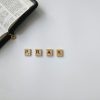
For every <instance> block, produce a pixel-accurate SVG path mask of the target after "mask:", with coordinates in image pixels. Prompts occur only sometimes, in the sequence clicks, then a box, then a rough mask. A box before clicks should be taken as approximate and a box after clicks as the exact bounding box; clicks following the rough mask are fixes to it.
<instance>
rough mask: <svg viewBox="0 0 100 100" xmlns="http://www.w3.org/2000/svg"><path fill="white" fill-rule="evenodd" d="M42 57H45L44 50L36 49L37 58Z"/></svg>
mask: <svg viewBox="0 0 100 100" xmlns="http://www.w3.org/2000/svg"><path fill="white" fill-rule="evenodd" d="M42 55H43V51H42V49H35V56H38V57H40V56H42Z"/></svg>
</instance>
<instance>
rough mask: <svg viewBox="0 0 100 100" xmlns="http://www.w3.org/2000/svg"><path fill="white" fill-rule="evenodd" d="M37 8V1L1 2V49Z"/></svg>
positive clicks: (1, 0) (13, 0)
mask: <svg viewBox="0 0 100 100" xmlns="http://www.w3.org/2000/svg"><path fill="white" fill-rule="evenodd" d="M37 6H38V3H37V2H36V1H35V0H0V48H1V47H2V46H3V45H4V44H5V43H6V42H7V41H8V40H10V38H11V35H13V34H14V31H15V29H16V28H17V27H18V26H19V25H20V24H21V23H22V22H23V21H24V20H25V18H27V16H28V15H30V14H31V12H32V11H33V10H34V9H35V8H36V7H37Z"/></svg>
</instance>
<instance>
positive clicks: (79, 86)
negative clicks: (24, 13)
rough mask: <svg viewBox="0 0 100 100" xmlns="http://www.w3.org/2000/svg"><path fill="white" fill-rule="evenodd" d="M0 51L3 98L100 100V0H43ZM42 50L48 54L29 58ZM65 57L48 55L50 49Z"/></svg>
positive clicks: (0, 97) (17, 99)
mask: <svg viewBox="0 0 100 100" xmlns="http://www.w3.org/2000/svg"><path fill="white" fill-rule="evenodd" d="M38 2H39V7H38V9H37V10H36V11H35V12H34V13H33V14H32V15H31V16H30V17H29V18H28V19H27V20H26V21H25V22H24V23H23V24H22V25H21V27H20V28H19V29H18V30H17V32H16V34H17V39H16V40H15V41H12V40H11V41H10V42H8V43H7V44H6V45H5V46H4V47H3V48H2V49H1V50H0V100H100V0H39V1H38ZM25 48H31V49H32V50H33V52H34V49H36V48H41V49H43V51H44V56H43V57H40V58H37V57H35V56H34V54H33V56H32V57H25V56H24V49H25ZM47 48H52V49H54V50H56V49H57V48H62V49H64V51H65V56H64V57H62V58H57V57H56V56H54V57H51V58H48V57H46V54H45V49H47Z"/></svg>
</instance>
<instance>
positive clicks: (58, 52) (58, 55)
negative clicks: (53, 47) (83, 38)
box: [56, 49, 64, 57]
mask: <svg viewBox="0 0 100 100" xmlns="http://www.w3.org/2000/svg"><path fill="white" fill-rule="evenodd" d="M56 53H57V57H63V56H64V50H63V49H57V51H56Z"/></svg>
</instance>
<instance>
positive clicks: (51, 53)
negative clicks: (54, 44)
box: [46, 49, 53, 57]
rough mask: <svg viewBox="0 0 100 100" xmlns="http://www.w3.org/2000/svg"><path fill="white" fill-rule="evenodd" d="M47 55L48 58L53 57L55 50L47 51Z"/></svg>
mask: <svg viewBox="0 0 100 100" xmlns="http://www.w3.org/2000/svg"><path fill="white" fill-rule="evenodd" d="M46 54H47V56H49V57H51V56H53V49H47V50H46Z"/></svg>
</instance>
